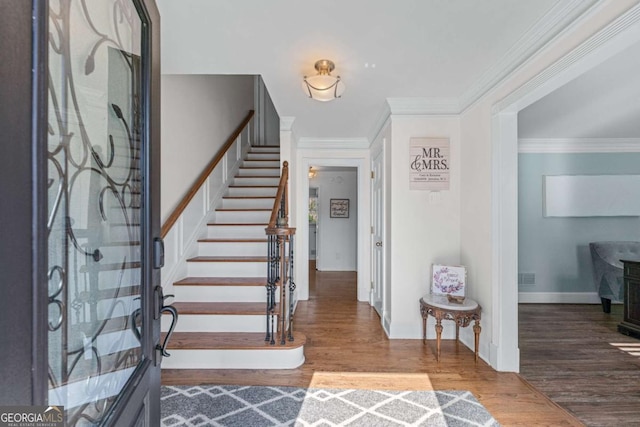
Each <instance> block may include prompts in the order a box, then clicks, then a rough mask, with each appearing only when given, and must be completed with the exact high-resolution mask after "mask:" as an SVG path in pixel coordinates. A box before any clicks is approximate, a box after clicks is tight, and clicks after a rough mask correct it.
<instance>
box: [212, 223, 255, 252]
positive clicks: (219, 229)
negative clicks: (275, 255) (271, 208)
mask: <svg viewBox="0 0 640 427" xmlns="http://www.w3.org/2000/svg"><path fill="white" fill-rule="evenodd" d="M265 228H267V223H266V222H265V223H264V224H258V225H219V224H209V225H208V226H207V237H208V238H210V239H215V238H238V239H241V238H255V239H264V238H265V236H266V233H265V231H264V230H265ZM264 255H265V256H266V255H267V252H266V251H265V253H264Z"/></svg>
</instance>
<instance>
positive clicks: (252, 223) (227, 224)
mask: <svg viewBox="0 0 640 427" xmlns="http://www.w3.org/2000/svg"><path fill="white" fill-rule="evenodd" d="M207 225H208V226H210V227H218V226H220V227H229V226H234V227H236V226H239V225H240V226H243V225H244V226H256V225H262V226H265V227H266V226H268V225H269V224H268V223H264V222H210V223H209V224H207Z"/></svg>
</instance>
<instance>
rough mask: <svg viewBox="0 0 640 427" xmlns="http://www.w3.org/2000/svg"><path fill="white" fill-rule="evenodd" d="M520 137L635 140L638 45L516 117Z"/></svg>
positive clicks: (639, 105) (639, 100) (639, 125)
mask: <svg viewBox="0 0 640 427" xmlns="http://www.w3.org/2000/svg"><path fill="white" fill-rule="evenodd" d="M518 136H519V137H520V138H640V43H638V44H635V45H633V46H631V47H629V48H627V49H625V50H624V51H622V52H620V53H618V54H617V55H615V56H613V57H611V58H610V59H608V60H607V61H605V62H603V63H602V64H600V65H598V66H597V67H595V68H593V69H591V70H589V71H588V72H586V73H584V74H583V75H581V76H580V77H578V78H576V79H574V80H572V81H570V82H569V83H567V84H566V85H564V86H562V87H561V88H559V89H557V90H556V91H554V92H552V93H550V94H549V95H547V96H545V97H544V98H542V99H540V100H539V101H537V102H535V103H533V104H531V105H530V106H529V107H527V108H525V109H524V110H522V111H521V112H520V113H519V114H518Z"/></svg>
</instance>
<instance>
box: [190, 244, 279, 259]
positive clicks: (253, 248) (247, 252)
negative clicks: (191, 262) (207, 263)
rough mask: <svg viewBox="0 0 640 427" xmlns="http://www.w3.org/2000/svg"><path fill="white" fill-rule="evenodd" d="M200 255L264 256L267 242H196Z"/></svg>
mask: <svg viewBox="0 0 640 427" xmlns="http://www.w3.org/2000/svg"><path fill="white" fill-rule="evenodd" d="M198 255H200V256H225V255H226V256H265V255H267V242H198Z"/></svg>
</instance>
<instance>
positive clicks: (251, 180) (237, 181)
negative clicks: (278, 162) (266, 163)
mask: <svg viewBox="0 0 640 427" xmlns="http://www.w3.org/2000/svg"><path fill="white" fill-rule="evenodd" d="M279 183H280V177H279V176H274V177H271V178H265V177H246V176H236V177H235V178H234V179H233V185H241V186H247V187H251V186H254V185H272V186H273V185H278V184H279Z"/></svg>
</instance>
